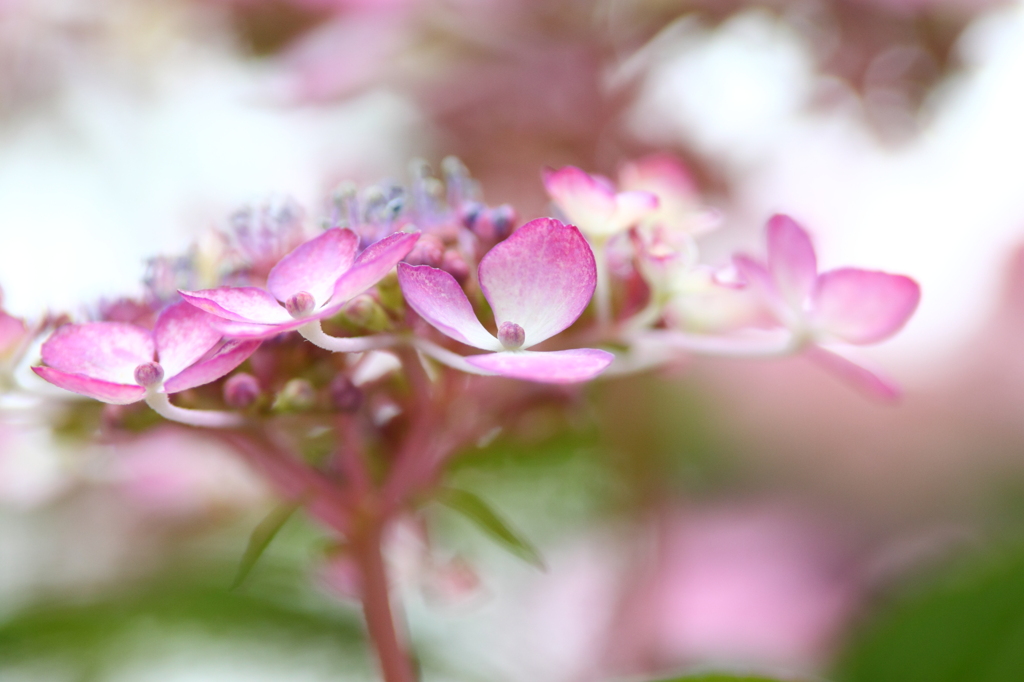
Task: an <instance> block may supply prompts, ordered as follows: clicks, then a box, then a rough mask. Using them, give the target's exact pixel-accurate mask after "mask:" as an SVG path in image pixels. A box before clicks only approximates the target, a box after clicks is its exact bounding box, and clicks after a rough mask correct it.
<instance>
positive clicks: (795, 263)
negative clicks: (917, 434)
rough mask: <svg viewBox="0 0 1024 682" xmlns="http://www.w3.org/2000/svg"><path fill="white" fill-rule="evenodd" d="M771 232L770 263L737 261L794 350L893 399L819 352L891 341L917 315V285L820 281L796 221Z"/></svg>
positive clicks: (836, 276) (861, 275) (870, 279)
mask: <svg viewBox="0 0 1024 682" xmlns="http://www.w3.org/2000/svg"><path fill="white" fill-rule="evenodd" d="M767 230H768V260H767V263H762V262H760V261H757V260H755V259H753V258H749V257H747V256H736V257H735V259H734V261H735V263H736V267H737V269H738V270H739V272H740V274H741V276H742V277H743V278H744V279H745V280H746V281H747V283H748V285H749V286H751V287H753V288H754V290H755V291H756V292H757V293H759V294H760V296H761V299H762V300H763V302H764V303H765V304H766V306H767V307H768V309H769V310H770V311H771V313H772V315H773V316H774V317H775V319H776V320H777V321H778V323H779V324H781V325H783V326H784V327H786V328H788V329H789V330H790V332H791V333H792V334H793V336H794V346H797V347H799V346H804V353H805V354H806V355H807V356H808V357H811V358H812V359H814V360H816V361H818V362H821V363H822V364H824V365H826V366H827V367H829V368H830V369H832V370H833V371H836V372H838V373H839V374H841V375H843V376H845V377H846V378H847V379H850V380H852V381H853V382H854V383H858V384H860V385H861V386H862V387H864V388H867V389H868V390H870V391H872V392H874V393H876V394H880V395H883V396H890V397H892V396H894V395H896V394H897V393H898V391H897V390H896V389H895V387H893V386H891V385H889V384H888V383H887V382H886V381H884V380H883V379H881V378H879V377H877V376H875V375H874V374H872V373H871V372H869V371H868V370H866V369H864V368H863V367H861V366H859V365H856V364H854V363H852V362H850V361H849V360H847V359H846V358H844V357H842V356H840V355H837V354H836V353H834V352H831V351H830V350H827V349H825V348H823V347H822V346H821V345H820V344H828V343H830V342H840V343H847V344H853V345H866V344H872V343H877V342H879V341H884V340H885V339H887V338H889V337H890V336H892V335H893V334H895V333H896V332H898V331H899V330H900V329H901V328H902V327H903V325H904V324H906V322H907V320H909V319H910V316H911V315H913V313H914V310H915V309H916V308H917V304H918V302H919V301H920V300H921V288H920V287H919V286H918V284H917V282H915V281H914V280H912V279H911V278H909V277H906V276H903V275H892V274H889V273H887V272H879V271H876V270H861V269H858V268H839V269H836V270H829V271H828V272H822V273H819V272H818V261H817V256H816V255H815V253H814V245H813V244H812V243H811V238H810V236H809V235H808V234H807V232H806V231H805V230H804V229H803V228H802V227H800V225H798V224H797V223H796V221H795V220H793V219H792V218H790V217H789V216H785V215H776V216H773V217H772V218H771V219H770V220H769V221H768V227H767Z"/></svg>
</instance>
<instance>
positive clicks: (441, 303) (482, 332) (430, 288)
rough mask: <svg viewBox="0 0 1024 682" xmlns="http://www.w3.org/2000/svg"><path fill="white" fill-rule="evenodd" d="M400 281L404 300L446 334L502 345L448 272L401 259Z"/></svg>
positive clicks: (494, 347) (475, 343) (466, 341)
mask: <svg viewBox="0 0 1024 682" xmlns="http://www.w3.org/2000/svg"><path fill="white" fill-rule="evenodd" d="M398 284H399V286H401V287H402V294H403V295H404V296H405V302H406V303H408V304H409V305H410V306H411V307H412V309H413V310H415V311H416V312H417V313H419V316H420V317H422V318H423V319H424V320H426V321H427V322H429V323H430V324H432V325H433V326H434V327H436V328H437V329H439V330H440V331H441V332H443V333H444V334H446V335H447V336H450V337H451V338H453V339H455V340H456V341H461V342H462V343H464V344H466V345H469V346H475V347H477V348H483V349H484V350H499V349H500V348H501V347H502V346H501V343H499V342H498V339H496V338H494V336H492V335H491V333H490V332H488V331H487V330H486V329H484V326H483V325H482V324H480V320H479V319H478V318H477V316H476V313H475V312H473V306H472V305H471V304H470V302H469V299H468V298H466V293H465V292H464V291H463V290H462V287H460V286H459V283H458V282H456V281H455V278H454V277H452V276H451V275H450V274H449V273H447V272H445V271H444V270H439V269H437V268H432V267H430V266H429V265H408V264H406V263H399V264H398Z"/></svg>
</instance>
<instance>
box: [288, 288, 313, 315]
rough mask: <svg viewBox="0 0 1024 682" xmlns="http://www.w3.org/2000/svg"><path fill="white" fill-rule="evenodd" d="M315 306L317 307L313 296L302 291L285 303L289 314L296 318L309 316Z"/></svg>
mask: <svg viewBox="0 0 1024 682" xmlns="http://www.w3.org/2000/svg"><path fill="white" fill-rule="evenodd" d="M314 306H316V301H315V300H313V294H311V293H309V292H308V291H300V292H299V293H297V294H295V295H294V296H292V297H291V298H289V299H288V300H287V301H285V304H284V307H285V310H287V311H288V314H289V315H291V316H292V317H296V318H298V317H305V316H306V315H309V314H310V313H311V312H313V307H314Z"/></svg>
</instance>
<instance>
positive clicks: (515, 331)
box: [498, 322, 526, 350]
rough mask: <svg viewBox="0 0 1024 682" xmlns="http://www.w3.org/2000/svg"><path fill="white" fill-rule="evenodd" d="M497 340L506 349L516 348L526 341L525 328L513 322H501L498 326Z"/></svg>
mask: <svg viewBox="0 0 1024 682" xmlns="http://www.w3.org/2000/svg"><path fill="white" fill-rule="evenodd" d="M498 341H501V345H502V346H504V347H505V348H507V349H508V350H518V349H520V348H522V347H523V344H524V343H526V330H525V329H523V328H522V327H520V326H519V325H518V324H516V323H515V322H502V323H501V326H500V327H498Z"/></svg>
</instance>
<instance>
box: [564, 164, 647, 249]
mask: <svg viewBox="0 0 1024 682" xmlns="http://www.w3.org/2000/svg"><path fill="white" fill-rule="evenodd" d="M544 188H545V189H546V190H547V192H548V195H549V196H550V197H551V200H552V201H554V202H555V204H556V205H557V206H558V208H559V209H561V211H562V213H563V214H564V216H565V218H567V219H568V221H569V222H570V223H572V224H573V225H577V226H579V229H580V230H581V231H582V232H583V233H584V234H585V235H587V236H588V237H590V238H591V239H593V240H596V241H603V240H605V239H608V238H609V237H611V236H613V235H615V234H618V233H619V232H622V231H624V230H627V229H629V228H630V227H632V226H633V225H636V224H637V223H638V222H640V221H641V220H642V219H644V218H645V217H647V216H648V215H651V214H652V213H653V212H654V211H655V209H657V208H658V197H657V196H655V195H654V194H651V193H650V192H643V191H628V192H616V190H615V186H614V185H613V184H612V182H611V181H610V180H609V179H608V178H605V177H601V176H598V175H590V174H589V173H587V172H586V171H583V170H581V169H579V168H577V167H576V166H566V167H564V168H561V169H559V170H557V171H556V170H547V171H545V172H544Z"/></svg>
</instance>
